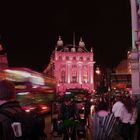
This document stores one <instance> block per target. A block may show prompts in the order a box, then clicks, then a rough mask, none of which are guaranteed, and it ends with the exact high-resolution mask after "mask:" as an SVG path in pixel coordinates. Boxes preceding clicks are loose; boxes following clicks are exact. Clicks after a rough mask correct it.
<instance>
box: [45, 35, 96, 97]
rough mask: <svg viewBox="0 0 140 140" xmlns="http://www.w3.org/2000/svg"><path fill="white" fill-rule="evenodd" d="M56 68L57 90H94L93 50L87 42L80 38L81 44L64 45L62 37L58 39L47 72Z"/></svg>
mask: <svg viewBox="0 0 140 140" xmlns="http://www.w3.org/2000/svg"><path fill="white" fill-rule="evenodd" d="M52 68H53V69H54V71H53V72H54V77H55V78H56V81H57V92H58V93H62V94H63V93H64V92H65V90H66V89H75V88H80V89H81V88H83V89H87V90H88V91H89V92H92V91H93V89H94V83H93V81H94V80H93V78H94V75H93V69H94V61H93V50H92V48H91V51H90V52H89V51H88V50H87V49H86V47H85V43H84V42H83V41H82V38H81V39H80V42H79V45H78V46H76V45H75V43H74V44H73V45H64V43H63V41H62V40H61V37H59V40H58V41H57V45H56V47H55V51H54V52H53V54H52V57H51V61H50V64H49V67H47V68H46V69H45V71H44V72H45V73H49V70H51V69H52Z"/></svg>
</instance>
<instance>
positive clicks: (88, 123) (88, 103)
mask: <svg viewBox="0 0 140 140" xmlns="http://www.w3.org/2000/svg"><path fill="white" fill-rule="evenodd" d="M84 108H85V111H84V116H85V120H86V125H87V127H88V128H89V127H90V121H89V115H90V108H91V102H90V101H89V99H88V98H86V99H85V107H84Z"/></svg>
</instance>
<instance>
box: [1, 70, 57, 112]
mask: <svg viewBox="0 0 140 140" xmlns="http://www.w3.org/2000/svg"><path fill="white" fill-rule="evenodd" d="M3 71H4V76H5V79H7V80H10V81H12V82H13V83H14V84H15V88H16V95H17V100H18V101H19V102H20V104H21V106H22V107H23V109H25V111H26V112H33V111H34V112H38V113H41V114H42V113H47V112H50V109H51V101H52V100H54V99H55V93H56V81H55V79H52V78H49V77H46V76H45V75H43V74H42V73H39V72H36V71H33V70H31V69H27V68H12V69H5V70H3Z"/></svg>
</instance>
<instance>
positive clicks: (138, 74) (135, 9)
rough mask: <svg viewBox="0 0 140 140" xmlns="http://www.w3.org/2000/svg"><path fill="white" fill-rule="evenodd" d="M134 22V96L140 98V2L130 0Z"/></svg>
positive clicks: (132, 68) (132, 64)
mask: <svg viewBox="0 0 140 140" xmlns="http://www.w3.org/2000/svg"><path fill="white" fill-rule="evenodd" d="M130 4H131V22H132V51H131V78H132V94H133V95H136V96H140V1H139V0H130Z"/></svg>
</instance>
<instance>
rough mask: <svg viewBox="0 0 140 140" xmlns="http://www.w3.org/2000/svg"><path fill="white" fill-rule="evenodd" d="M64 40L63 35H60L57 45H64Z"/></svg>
mask: <svg viewBox="0 0 140 140" xmlns="http://www.w3.org/2000/svg"><path fill="white" fill-rule="evenodd" d="M63 44H64V43H63V40H62V39H61V36H59V39H58V41H57V46H63Z"/></svg>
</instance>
